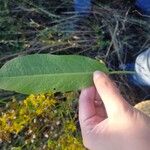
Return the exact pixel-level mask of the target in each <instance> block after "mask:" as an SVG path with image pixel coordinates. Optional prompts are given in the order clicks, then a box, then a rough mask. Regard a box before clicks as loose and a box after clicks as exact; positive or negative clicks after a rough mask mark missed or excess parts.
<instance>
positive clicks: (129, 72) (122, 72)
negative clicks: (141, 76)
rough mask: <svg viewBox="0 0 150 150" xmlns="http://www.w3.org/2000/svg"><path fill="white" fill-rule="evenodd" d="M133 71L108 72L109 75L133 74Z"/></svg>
mask: <svg viewBox="0 0 150 150" xmlns="http://www.w3.org/2000/svg"><path fill="white" fill-rule="evenodd" d="M135 73H136V72H135V71H110V72H109V74H135Z"/></svg>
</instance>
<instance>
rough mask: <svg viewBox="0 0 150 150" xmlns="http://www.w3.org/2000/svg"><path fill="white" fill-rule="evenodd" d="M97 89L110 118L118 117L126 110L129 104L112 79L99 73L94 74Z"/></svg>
mask: <svg viewBox="0 0 150 150" xmlns="http://www.w3.org/2000/svg"><path fill="white" fill-rule="evenodd" d="M93 78H94V79H93V80H94V84H95V87H96V89H97V91H98V93H99V95H100V97H101V99H102V101H103V103H104V105H105V109H106V112H107V115H108V117H114V116H115V117H116V115H120V113H121V112H123V111H124V109H126V106H127V103H126V101H125V99H124V98H123V97H122V95H121V94H120V92H119V90H118V89H117V87H116V86H115V84H114V83H113V82H112V81H111V80H110V78H109V77H108V76H107V75H106V74H104V73H102V72H99V71H96V72H94V77H93Z"/></svg>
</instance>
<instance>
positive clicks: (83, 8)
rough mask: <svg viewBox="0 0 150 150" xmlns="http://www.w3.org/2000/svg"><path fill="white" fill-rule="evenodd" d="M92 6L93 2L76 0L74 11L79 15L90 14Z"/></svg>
mask: <svg viewBox="0 0 150 150" xmlns="http://www.w3.org/2000/svg"><path fill="white" fill-rule="evenodd" d="M91 5H92V3H91V0H74V9H75V12H76V13H77V14H88V13H89V12H90V10H91Z"/></svg>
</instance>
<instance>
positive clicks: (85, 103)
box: [79, 87, 96, 123]
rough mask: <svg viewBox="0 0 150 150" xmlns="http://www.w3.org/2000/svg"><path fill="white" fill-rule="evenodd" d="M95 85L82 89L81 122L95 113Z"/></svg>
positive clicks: (80, 102)
mask: <svg viewBox="0 0 150 150" xmlns="http://www.w3.org/2000/svg"><path fill="white" fill-rule="evenodd" d="M95 93H96V89H95V87H89V88H86V89H84V90H82V91H81V94H80V98H79V120H80V123H82V122H84V121H85V120H87V119H89V118H91V117H92V116H94V115H95V106H94V100H95Z"/></svg>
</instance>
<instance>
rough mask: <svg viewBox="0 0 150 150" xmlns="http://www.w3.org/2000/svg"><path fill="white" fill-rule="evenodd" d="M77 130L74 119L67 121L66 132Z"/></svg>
mask: <svg viewBox="0 0 150 150" xmlns="http://www.w3.org/2000/svg"><path fill="white" fill-rule="evenodd" d="M76 130H77V128H76V125H75V123H74V122H73V120H72V121H67V122H66V124H65V132H67V131H70V132H75V131H76Z"/></svg>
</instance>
